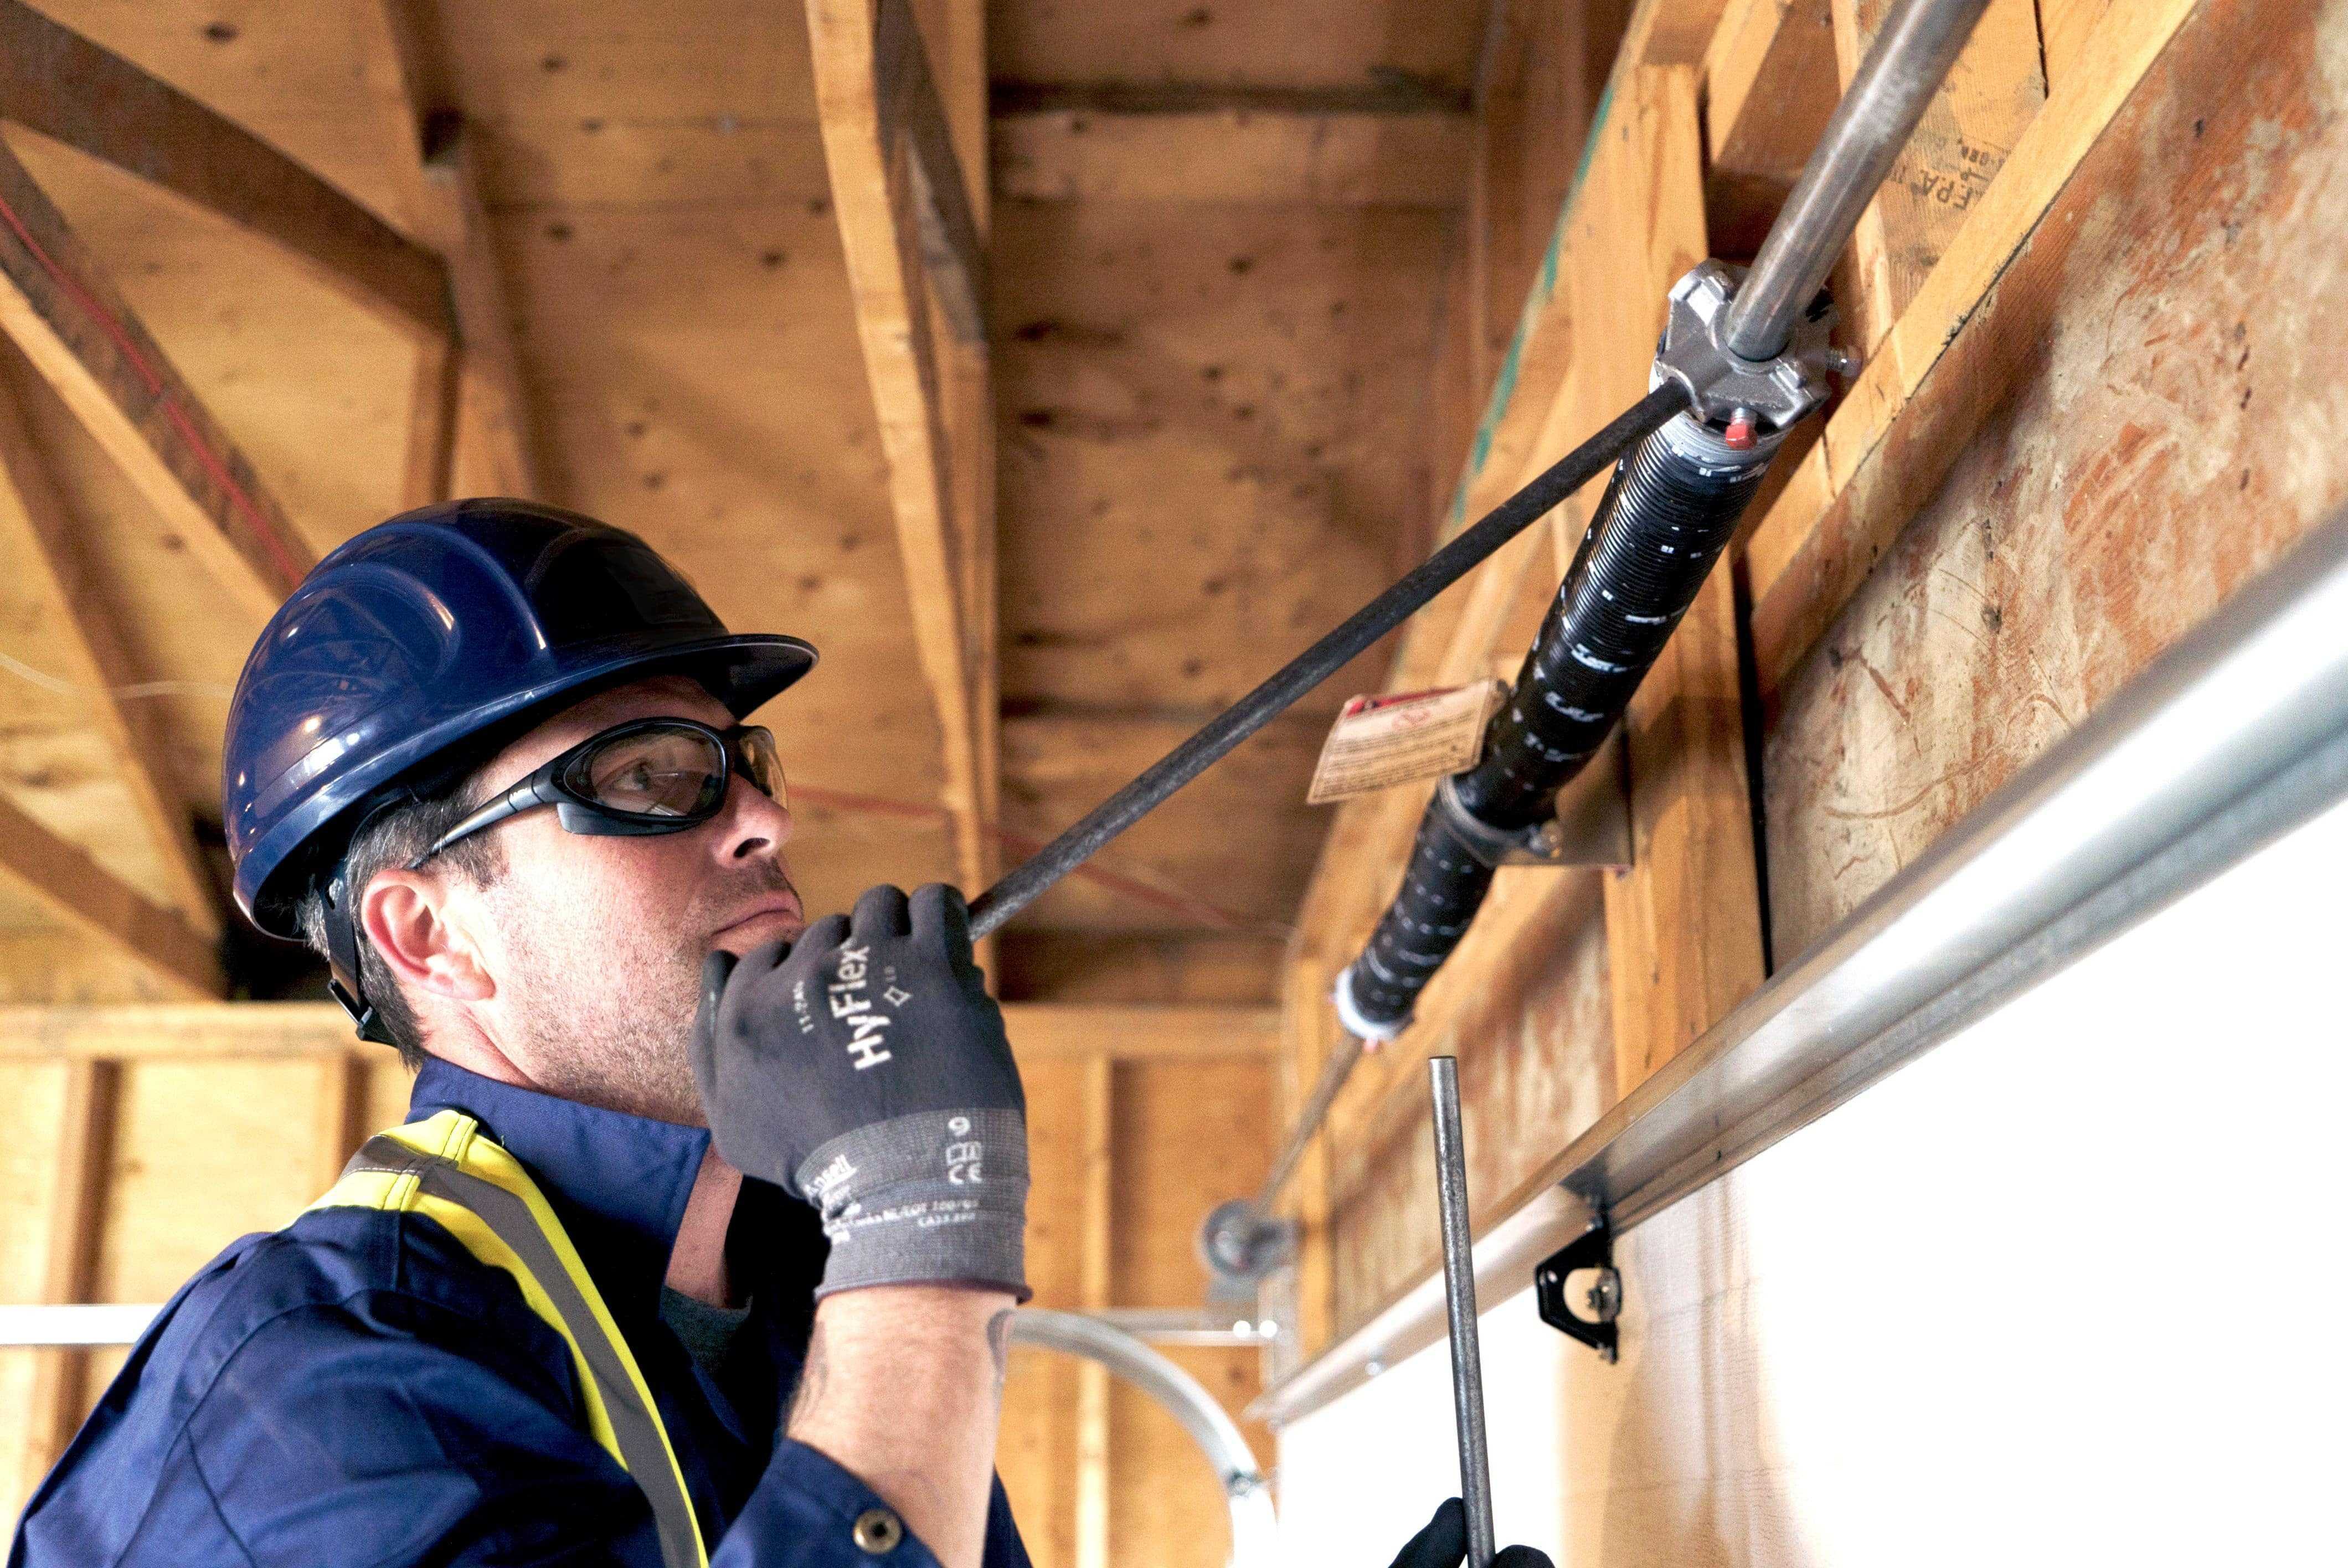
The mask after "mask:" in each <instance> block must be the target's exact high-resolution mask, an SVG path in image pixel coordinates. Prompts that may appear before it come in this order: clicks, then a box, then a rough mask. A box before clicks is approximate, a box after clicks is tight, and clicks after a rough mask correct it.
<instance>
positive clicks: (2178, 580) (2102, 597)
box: [1766, 0, 2348, 951]
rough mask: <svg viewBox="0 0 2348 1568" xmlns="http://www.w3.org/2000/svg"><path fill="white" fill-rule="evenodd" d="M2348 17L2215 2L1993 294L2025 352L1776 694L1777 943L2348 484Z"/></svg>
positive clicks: (2069, 717) (2088, 705) (1884, 869)
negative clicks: (2326, 237)
mask: <svg viewBox="0 0 2348 1568" xmlns="http://www.w3.org/2000/svg"><path fill="white" fill-rule="evenodd" d="M2253 12H2256V13H2257V20H2256V21H2255V22H2254V21H2253V19H2252V15H2251V13H2253ZM2341 15H2342V13H2341V9H2340V8H2339V7H2337V6H2319V5H2312V4H2291V5H2282V6H2274V5H2267V6H2251V5H2240V4H2233V3H2228V4H2218V3H2215V0H2211V3H2209V4H2205V5H2203V6H2202V7H2201V9H2200V11H2199V13H2198V14H2197V15H2195V16H2194V18H2193V19H2192V20H2191V21H2190V22H2188V24H2187V25H2186V26H2185V27H2184V28H2183V29H2181V30H2180V31H2179V33H2178V36H2177V37H2176V39H2175V40H2174V41H2173V42H2172V43H2171V44H2170V45H2169V46H2168V51H2167V52H2166V53H2165V54H2163V55H2162V56H2160V59H2159V61H2158V63H2157V65H2156V66H2155V67H2154V69H2153V70H2152V72H2151V73H2150V74H2149V75H2147V77H2146V78H2145V79H2144V81H2143V82H2142V83H2141V84H2140V85H2139V86H2138V87H2137V91H2136V94H2135V95H2134V97H2131V99H2130V100H2129V104H2128V108H2127V109H2126V110H2125V111H2124V112H2123V113H2122V114H2121V116H2120V117H2119V118H2117V119H2116V120H2115V121H2114V122H2113V123H2112V125H2111V127H2110V128H2109V129H2108V130H2107V131H2106V133H2105V135H2104V137H2103V138H2102V139H2101V140H2099V141H2098V142H2097V143H2096V147H2095V149H2094V150H2093V151H2092V152H2091V153H2090V154H2089V155H2088V157H2087V158H2086V159H2084V160H2083V161H2082V162H2081V163H2080V164H2079V166H2078V168H2077V169H2076V170H2075V172H2074V173H2073V174H2072V175H2071V177H2070V179H2069V181H2068V182H2067V184H2066V186H2065V190H2064V192H2063V195H2062V197H2061V199H2060V200H2058V201H2057V202H2056V204H2055V206H2054V208H2053V209H2052V210H2049V212H2048V213H2047V215H2046V218H2045V220H2044V222H2042V223H2041V224H2040V225H2039V226H2038V229H2037V231H2036V233H2035V235H2034V239H2033V241H2032V243H2031V246H2030V248H2029V251H2028V252H2027V254H2026V256H2024V258H2023V259H2021V260H2019V261H2017V262H2016V264H2015V267H2014V268H2013V271H2011V272H2008V273H2007V275H2006V277H2005V278H2004V279H2003V281H2002V282H2000V283H1999V284H1998V286H1997V287H1996V288H1994V289H1993V291H1992V293H1991V295H1990V297H1989V298H1988V299H1986V300H1984V301H1983V302H1982V307H1981V312H1980V314H1979V316H1978V317H1977V319H1976V321H1975V322H1974V323H1973V324H1972V326H1971V327H1970V328H1969V329H1968V330H1969V331H1970V332H1986V333H1992V334H1994V335H1995V337H1996V338H1998V339H2001V340H2004V341H2008V342H2017V343H2027V344H2029V345H2030V352H2029V353H2028V354H2027V355H2026V356H2024V357H2023V358H2021V359H2020V360H2019V361H2018V362H2017V363H2014V364H2013V365H2012V366H2011V370H2010V372H2009V374H2010V380H2009V381H2008V382H2007V384H2006V387H2005V389H2004V392H2003V395H2002V396H2000V397H1998V398H1997V399H1996V400H1995V403H1994V405H1993V408H1992V411H1991V412H1990V413H1989V414H1988V415H1987V417H1986V418H1985V419H1983V421H1982V423H1981V425H1980V427H1979V429H1978V430H1977V431H1976V432H1975V433H1973V434H1972V436H1971V438H1970V440H1969V441H1968V442H1967V443H1966V445H1965V446H1964V449H1963V452H1962V456H1959V457H1958V459H1957V460H1956V462H1955V464H1954V466H1952V468H1951V469H1950V470H1949V473H1948V477H1946V479H1944V480H1943V481H1942V482H1941V486H1940V487H1939V489H1938V490H1937V491H1936V492H1935V493H1934V494H1933V495H1932V496H1931V497H1930V498H1929V499H1928V500H1927V501H1926V502H1925V504H1924V505H1923V507H1921V510H1920V511H1919V512H1918V513H1917V514H1916V516H1915V518H1914V519H1913V520H1912V521H1910V523H1909V524H1908V525H1907V527H1906V528H1905V529H1904V530H1903V531H1902V532H1901V533H1900V537H1899V538H1898V540H1897V541H1896V543H1894V544H1893V545H1892V547H1891V548H1890V550H1889V551H1888V552H1887V553H1886V555H1885V556H1884V557H1883V559H1881V560H1880V561H1879V562H1878V563H1877V564H1876V566H1875V568H1874V569H1873V571H1872V572H1871V573H1870V574H1869V577H1868V578H1867V579H1866V581H1865V583H1864V584H1863V585H1862V586H1861V588H1860V589H1859V592H1858V594H1857V595H1856V596H1855V597H1854V598H1853V599H1852V600H1851V601H1850V603H1849V606H1848V607H1847V608H1846V609H1845V610H1843V612H1842V613H1841V615H1840V616H1839V617H1838V619H1837V620H1836V621H1835V623H1834V625H1833V626H1832V627H1831V628H1830V629H1829V630H1828V632H1827V634H1826V636H1825V637H1824V639H1823V640H1822V641H1821V642H1820V643H1819V645H1818V648H1817V649H1816V650H1815V651H1813V652H1812V653H1811V654H1810V656H1809V657H1808V658H1807V659H1806V660H1805V661H1803V662H1802V664H1801V665H1800V666H1799V667H1798V668H1797V670H1796V671H1794V672H1793V673H1792V675H1791V677H1790V679H1789V680H1788V681H1787V683H1786V685H1785V687H1784V688H1783V690H1782V692H1781V693H1780V695H1779V698H1778V716H1777V718H1776V723H1775V725H1774V727H1773V729H1772V732H1771V734H1770V738H1769V748H1768V757H1767V764H1766V769H1767V775H1768V779H1769V789H1768V832H1769V838H1770V844H1771V846H1772V852H1773V853H1772V857H1771V865H1772V871H1773V875H1772V884H1771V889H1772V895H1773V905H1774V917H1775V920H1776V933H1777V940H1778V943H1779V947H1780V950H1781V951H1797V950H1799V948H1802V947H1803V946H1805V945H1807V943H1809V942H1810V941H1812V940H1813V939H1815V938H1816V937H1817V936H1818V934H1819V933H1820V932H1821V931H1823V930H1824V929H1825V928H1826V927H1828V925H1830V924H1831V923H1832V922H1833V921H1834V920H1835V919H1837V918H1838V917H1840V916H1842V915H1843V914H1845V913H1847V912H1848V911H1849V909H1850V908H1852V907H1854V906H1856V905H1857V904H1858V903H1859V901H1860V900H1861V899H1862V898H1864V897H1866V896H1867V894H1869V892H1871V891H1873V890H1874V889H1875V888H1876V887H1878V886H1880V885H1881V884H1882V883H1883V882H1884V881H1885V880H1886V879H1887V878H1888V877H1890V876H1891V875H1892V874H1893V873H1894V872H1896V871H1897V870H1898V869H1899V868H1900V866H1903V865H1905V864H1907V863H1908V862H1909V861H1910V860H1912V859H1914V858H1915V856H1917V855H1918V854H1919V853H1921V851H1922V850H1923V849H1924V848H1925V847H1926V846H1927V845H1930V844H1931V843H1932V842H1933V841H1934V840H1935V839H1936V838H1938V837H1939V836H1940V835H1941V833H1942V832H1944V831H1945V830H1946V829H1947V828H1948V826H1949V825H1951V824H1952V823H1953V822H1955V821H1956V820H1957V819H1958V818H1960V817H1961V816H1962V815H1964V814H1965V813H1966V812H1967V811H1969V810H1970V809H1972V806H1973V805H1975V804H1978V803H1979V802H1980V801H1982V799H1983V798H1985V797H1986V796H1987V795H1988V794H1990V793H1991V792H1992V791H1993V790H1994V789H1995V788H1996V787H1997V786H1998V785H1999V784H2002V783H2003V782H2004V781H2005V780H2006V779H2007V778H2008V777H2010V776H2012V774H2013V772H2014V771H2015V770H2016V769H2017V768H2019V767H2020V766H2021V765H2022V764H2024V763H2026V762H2028V761H2029V760H2030V759H2031V758H2033V757H2034V756H2036V755H2037V754H2038V753H2041V752H2043V751H2044V749H2045V748H2046V746H2047V745H2049V744H2050V743H2053V742H2054V741H2055V740H2057V739H2059V738H2060V737H2061V736H2062V735H2064V734H2065V733H2067V732H2068V731H2069V730H2070V729H2071V728H2072V727H2073V726H2075V724H2077V723H2078V722H2079V720H2080V719H2081V718H2082V717H2084V716H2085V714H2086V713H2087V712H2089V711H2090V710H2092V709H2093V708H2094V707H2095V706H2096V704H2097V703H2098V702H2101V701H2103V700H2104V699H2105V698H2106V697H2107V696H2109V695H2110V694H2111V692H2114V691H2115V690H2116V689H2117V688H2118V687H2119V686H2121V685H2122V684H2124V683H2125V682H2127V680H2128V678H2129V677H2130V676H2132V675H2134V674H2135V673H2136V672H2137V671H2138V670H2140V669H2142V668H2143V666H2144V665H2145V663H2146V662H2147V661H2148V660H2150V659H2151V658H2152V656H2153V655H2154V654H2156V653H2157V652H2158V651H2160V650H2161V649H2162V648H2164V647H2166V646H2167V645H2168V643H2170V642H2171V641H2175V639H2176V638H2177V637H2178V635H2179V634H2180V633H2182V632H2184V631H2185V630H2188V629H2189V628H2190V627H2192V626H2193V625H2195V624H2196V623H2197V622H2199V620H2201V619H2202V618H2203V617H2205V616H2206V615H2208V614H2209V611H2210V610H2212V609H2214V608H2215V607H2216V606H2217V605H2218V604H2219V603H2220V602H2221V601H2222V600H2224V599H2225V597H2226V596H2227V595H2228V594H2229V593H2230V592H2231V591H2232V590H2233V589H2235V588H2236V587H2237V586H2239V585H2240V583H2241V582H2242V581H2243V580H2244V579H2247V578H2248V577H2250V575H2252V574H2253V573H2255V572H2256V571H2258V570H2259V569H2260V568H2262V567H2263V566H2265V565H2266V564H2268V563H2269V562H2271V561H2272V560H2273V559H2275V558H2276V557H2277V556H2279V555H2280V554H2281V552H2282V551H2283V549H2284V548H2286V547H2287V546H2288V545H2289V544H2290V543H2291V540H2293V539H2294V538H2297V537H2298V536H2299V535H2300V534H2301V533H2302V531H2303V530H2304V529H2305V528H2308V527H2309V526H2311V525H2312V523H2313V522H2314V521H2316V520H2317V519H2319V518H2322V516H2323V515H2325V514H2326V513H2327V512H2329V511H2330V510H2331V509H2332V508H2333V507H2335V506H2337V505H2338V504H2339V502H2340V501H2341V499H2342V498H2343V496H2348V462H2343V460H2342V459H2341V457H2340V456H2339V455H2338V444H2337V443H2336V442H2335V441H2334V440H2333V438H2332V433H2333V431H2335V430H2337V429H2338V428H2339V427H2340V425H2341V422H2342V420H2343V417H2348V393H2343V390H2342V388H2341V387H2340V385H2339V384H2338V377H2337V375H2336V374H2334V366H2333V361H2332V356H2331V355H2330V354H2329V353H2328V352H2327V350H2326V347H2325V345H2327V344H2330V343H2335V342H2337V341H2338V340H2339V338H2340V335H2341V333H2343V331H2348V271H2343V266H2342V264H2341V262H2340V260H2339V258H2338V256H2337V255H2336V253H2335V251H2334V249H2333V248H2329V247H2324V246H2320V245H2310V244H2309V243H2308V242H2307V239H2308V236H2310V235H2313V234H2323V233H2335V232H2339V231H2341V230H2342V228H2343V225H2348V138H2343V133H2342V129H2341V127H2342V125H2343V119H2342V118H2341V116H2340V114H2339V112H2338V110H2339V108H2340V107H2341V103H2342V94H2343V90H2348V84H2343V82H2342V81H2341V79H2340V78H2339V77H2338V75H2337V73H2336V72H2334V71H2332V70H2331V69H2330V67H2329V65H2328V62H2329V60H2330V59H2331V58H2332V56H2329V55H2327V54H2326V53H2325V50H2326V49H2327V47H2329V46H2332V45H2333V44H2336V42H2337V40H2338V39H2339V38H2340V37H2341V36H2343V31H2342V29H2343V22H2342V20H2341ZM2253 37H2254V38H2255V40H2256V44H2255V47H2253V46H2251V39H2252V38H2253Z"/></svg>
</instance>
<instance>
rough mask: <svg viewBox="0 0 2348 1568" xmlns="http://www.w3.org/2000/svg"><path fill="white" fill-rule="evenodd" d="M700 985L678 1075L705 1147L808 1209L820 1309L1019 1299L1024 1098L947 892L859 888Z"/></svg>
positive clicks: (956, 897) (712, 960)
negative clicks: (936, 1289)
mask: <svg viewBox="0 0 2348 1568" xmlns="http://www.w3.org/2000/svg"><path fill="white" fill-rule="evenodd" d="M701 979H702V996H701V1011H700V1013H699V1015H698V1016H697V1017H696V1018H695V1020H694V1030H693V1071H694V1077H695V1081H697V1083H698V1084H699V1086H700V1090H701V1103H702V1107H703V1110H704V1111H705V1113H706V1114H707V1116H708V1118H709V1127H710V1132H711V1133H712V1135H713V1136H714V1137H715V1138H716V1143H717V1152H718V1153H719V1154H721V1155H723V1156H724V1157H725V1158H726V1162H727V1163H730V1164H732V1165H735V1166H736V1167H737V1168H739V1169H740V1170H742V1171H745V1172H747V1173H749V1174H751V1175H754V1176H757V1177H759V1178H760V1179H762V1180H765V1181H769V1182H772V1183H774V1184H776V1185H778V1186H779V1187H782V1188H783V1189H784V1190H785V1191H787V1192H788V1193H790V1194H792V1195H794V1196H796V1197H798V1198H801V1199H803V1200H804V1201H806V1202H808V1203H809V1204H814V1205H815V1207H816V1208H817V1210H818V1211H819V1213H820V1214H822V1216H823V1226H824V1234H825V1235H828V1236H829V1237H830V1238H831V1258H830V1261H829V1263H828V1264H827V1265H826V1266H825V1268H824V1276H823V1284H822V1286H820V1287H819V1289H818V1290H817V1292H816V1294H817V1296H819V1297H820V1296H828V1295H829V1294H831V1293H832V1292H833V1291H837V1290H853V1289H856V1288H858V1287H860V1286H875V1285H915V1284H947V1283H963V1284H970V1285H981V1286H993V1287H995V1288H998V1289H1003V1290H1008V1291H1011V1292H1012V1293H1014V1295H1016V1296H1018V1297H1019V1298H1020V1299H1021V1300H1023V1301H1025V1299H1026V1298H1027V1297H1028V1296H1029V1295H1030V1294H1031V1293H1030V1292H1029V1290H1028V1288H1027V1281H1026V1276H1025V1256H1024V1250H1023V1248H1024V1241H1023V1238H1024V1234H1025V1228H1026V1215H1027V1115H1026V1113H1027V1096H1026V1093H1025V1091H1024V1090H1023V1089H1022V1088H1021V1087H1020V1083H1019V1069H1018V1066H1017V1065H1016V1063H1014V1061H1013V1060H1012V1056H1011V1042H1010V1040H1009V1039H1008V1038H1007V1037H1006V1036H1005V1035H1004V1029H1003V1009H1001V1008H999V1007H997V1006H996V1005H995V1003H994V999H993V998H992V997H990V996H988V995H987V994H986V989H985V983H984V978H983V976H982V975H981V974H980V973H979V969H978V966H977V964H976V962H975V961H974V960H973V957H972V953H971V938H970V911H969V910H968V908H967V907H965V906H964V905H963V897H962V895H961V894H960V893H959V892H957V891H955V890H954V889H953V888H952V887H946V886H938V885H935V884H932V885H931V886H926V887H922V888H920V889H918V890H917V891H916V892H915V893H914V894H913V896H912V897H911V899H910V900H909V899H908V898H907V897H905V895H904V894H903V893H902V892H901V891H900V890H898V889H897V888H894V887H885V886H884V887H875V888H873V889H871V890H870V892H868V893H866V894H865V895H864V897H861V898H860V899H858V900H857V901H856V910H855V913H854V915H853V917H843V916H839V915H831V916H827V917H825V918H823V919H821V920H819V921H817V922H816V923H815V924H814V925H813V926H810V927H808V929H807V930H806V931H804V932H802V933H801V934H800V935H799V937H798V939H797V940H795V941H788V942H774V943H769V944H767V946H766V947H763V948H756V949H754V950H752V951H751V952H749V953H747V954H746V955H745V956H744V957H743V958H742V959H741V960H740V961H739V963H738V964H737V963H736V961H735V960H734V958H732V956H731V955H730V954H726V953H723V952H717V953H712V954H711V955H710V956H709V959H708V962H707V963H706V964H705V966H704V968H703V969H702V977H701Z"/></svg>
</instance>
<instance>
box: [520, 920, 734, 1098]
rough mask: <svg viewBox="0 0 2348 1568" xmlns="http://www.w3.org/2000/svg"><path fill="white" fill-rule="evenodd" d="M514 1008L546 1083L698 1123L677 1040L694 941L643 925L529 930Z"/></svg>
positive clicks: (687, 1029)
mask: <svg viewBox="0 0 2348 1568" xmlns="http://www.w3.org/2000/svg"><path fill="white" fill-rule="evenodd" d="M516 947H517V949H518V951H517V954H516V956H517V957H518V958H520V960H521V963H520V967H521V968H523V969H524V970H525V971H526V972H527V973H528V974H529V975H530V981H529V982H528V984H527V989H525V991H524V994H523V996H522V997H521V998H520V1000H521V1002H522V1006H521V1007H520V1009H517V1010H518V1012H519V1014H520V1019H521V1027H522V1029H523V1030H524V1032H525V1033H526V1034H527V1035H528V1037H529V1040H530V1047H531V1054H532V1056H533V1058H534V1059H535V1062H536V1072H537V1077H538V1081H539V1087H540V1088H541V1089H543V1090H545V1091H547V1092H548V1093H551V1094H558V1095H561V1097H562V1098H563V1099H565V1100H575V1101H578V1102H581V1103H582V1104H586V1105H599V1106H602V1108H603V1109H605V1110H607V1111H621V1112H627V1113H628V1114H630V1115H634V1116H650V1117H654V1118H656V1119H658V1120H660V1121H663V1122H679V1123H682V1124H684V1125H685V1126H689V1127H699V1126H702V1125H705V1122H706V1118H705V1116H704V1114H703V1112H702V1109H701V1094H700V1091H699V1090H698V1089H696V1088H695V1084H694V1081H693V1063H692V1061H691V1058H690V1056H689V1054H688V1050H687V1043H688V1041H689V1040H690V1039H691V1036H692V1032H693V1015H694V1012H695V1009H696V1008H698V1007H699V1005H700V1002H701V957H702V955H701V953H700V951H699V949H698V947H697V945H688V944H677V943H673V942H662V941H659V940H656V939H653V938H652V937H651V934H650V933H644V935H643V937H642V938H640V939H638V940H636V941H633V942H631V943H628V944H625V945H618V944H613V943H611V942H608V941H596V942H594V943H592V944H589V943H582V942H575V941H574V940H569V939H564V938H555V939H553V940H551V941H550V940H548V939H547V938H545V937H543V936H532V937H530V938H527V939H525V940H524V941H522V942H521V943H519V944H516Z"/></svg>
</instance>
